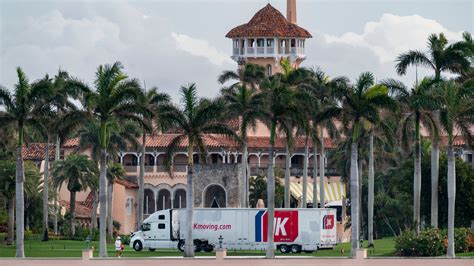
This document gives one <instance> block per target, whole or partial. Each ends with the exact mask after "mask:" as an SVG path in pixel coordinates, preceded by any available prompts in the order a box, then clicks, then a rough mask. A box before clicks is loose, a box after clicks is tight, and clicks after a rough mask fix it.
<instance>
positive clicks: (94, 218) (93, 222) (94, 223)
mask: <svg viewBox="0 0 474 266" xmlns="http://www.w3.org/2000/svg"><path fill="white" fill-rule="evenodd" d="M92 193H93V195H94V199H93V201H92V213H91V234H92V230H93V229H96V228H97V206H98V205H99V204H98V202H97V201H98V200H99V195H98V194H97V191H95V190H94V191H92Z"/></svg>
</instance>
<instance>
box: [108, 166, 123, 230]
mask: <svg viewBox="0 0 474 266" xmlns="http://www.w3.org/2000/svg"><path fill="white" fill-rule="evenodd" d="M124 177H125V169H124V168H123V166H122V165H121V164H119V163H109V165H108V167H107V180H108V181H109V183H108V186H107V228H108V230H109V235H110V236H111V237H113V235H114V219H113V217H112V209H113V193H114V183H115V181H116V180H122V179H124Z"/></svg>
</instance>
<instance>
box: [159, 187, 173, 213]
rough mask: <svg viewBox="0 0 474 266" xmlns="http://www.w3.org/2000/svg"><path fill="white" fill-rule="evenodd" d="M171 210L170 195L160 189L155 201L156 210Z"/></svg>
mask: <svg viewBox="0 0 474 266" xmlns="http://www.w3.org/2000/svg"><path fill="white" fill-rule="evenodd" d="M165 209H171V193H170V192H169V190H167V189H161V190H160V191H158V197H157V199H156V210H157V211H160V210H165Z"/></svg>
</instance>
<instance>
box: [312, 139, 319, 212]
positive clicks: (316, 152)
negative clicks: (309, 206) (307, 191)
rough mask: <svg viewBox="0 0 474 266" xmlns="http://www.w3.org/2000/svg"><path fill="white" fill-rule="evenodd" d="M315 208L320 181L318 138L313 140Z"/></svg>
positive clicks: (315, 206) (314, 206)
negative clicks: (317, 178)
mask: <svg viewBox="0 0 474 266" xmlns="http://www.w3.org/2000/svg"><path fill="white" fill-rule="evenodd" d="M313 147H314V149H313V208H317V207H318V195H317V194H318V190H317V184H318V181H317V180H316V177H317V176H318V143H317V141H316V140H313Z"/></svg>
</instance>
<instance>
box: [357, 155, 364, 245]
mask: <svg viewBox="0 0 474 266" xmlns="http://www.w3.org/2000/svg"><path fill="white" fill-rule="evenodd" d="M357 157H359V156H357ZM363 173H364V172H363V170H362V158H360V157H359V239H360V238H362V239H364V223H363V222H364V218H363V212H362V183H363V176H364V175H363ZM359 245H360V243H359ZM360 248H362V246H360Z"/></svg>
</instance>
